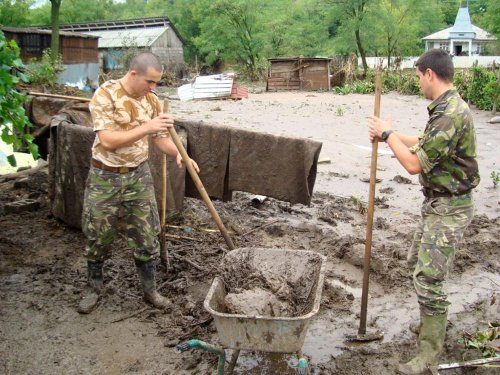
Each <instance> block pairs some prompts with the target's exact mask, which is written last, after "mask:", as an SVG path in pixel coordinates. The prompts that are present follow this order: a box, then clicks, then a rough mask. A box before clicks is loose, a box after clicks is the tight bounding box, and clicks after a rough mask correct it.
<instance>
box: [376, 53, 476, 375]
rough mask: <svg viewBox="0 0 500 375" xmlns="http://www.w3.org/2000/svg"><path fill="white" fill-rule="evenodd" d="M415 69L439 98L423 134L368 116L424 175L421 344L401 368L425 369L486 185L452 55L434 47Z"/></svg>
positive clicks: (414, 260)
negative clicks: (451, 276) (476, 200)
mask: <svg viewBox="0 0 500 375" xmlns="http://www.w3.org/2000/svg"><path fill="white" fill-rule="evenodd" d="M415 67H416V69H415V71H416V74H417V77H418V79H419V84H420V88H421V89H422V91H423V93H424V95H425V97H426V98H427V99H430V100H432V103H431V104H430V105H429V106H428V107H427V109H428V112H429V120H428V122H427V125H426V126H425V129H424V131H423V133H422V134H421V136H419V137H417V136H408V135H405V134H401V133H399V132H395V131H393V130H392V124H391V121H383V120H381V119H379V118H378V117H375V116H372V117H371V118H370V119H369V121H368V130H369V136H370V140H372V141H373V140H374V139H375V138H379V139H381V140H383V141H385V142H387V144H388V145H389V147H390V148H391V149H392V151H393V152H394V155H395V156H396V158H397V159H398V161H399V162H400V163H401V164H402V165H403V167H404V168H405V169H406V170H407V171H408V172H409V173H410V174H417V173H419V174H420V176H419V181H420V183H421V185H422V191H423V194H424V196H425V199H424V202H423V204H422V209H421V211H422V218H421V221H420V223H419V225H418V228H417V230H416V231H415V235H414V238H413V242H412V245H411V248H410V250H409V252H408V265H409V268H410V271H411V273H412V277H413V283H414V286H415V290H416V293H417V297H418V302H419V305H420V330H419V337H418V342H417V343H418V350H417V355H416V356H415V358H413V359H412V360H410V361H409V362H407V363H405V364H401V365H399V367H398V372H399V373H401V374H425V373H427V369H428V366H429V365H435V364H437V363H438V359H439V355H440V353H441V351H442V348H443V344H444V338H445V333H446V320H447V314H448V306H449V304H450V303H449V302H448V300H447V295H446V293H445V291H444V289H443V283H444V281H445V279H446V277H447V275H448V271H449V270H450V267H451V264H452V262H453V258H454V255H455V249H456V247H457V245H458V243H459V242H460V240H461V238H462V236H463V234H464V231H465V229H466V228H467V226H468V225H469V224H470V222H471V220H472V216H473V211H474V205H473V199H472V190H473V189H474V188H475V187H476V186H477V185H478V184H479V173H478V165H477V160H476V159H477V155H476V134H475V130H474V124H473V121H472V116H471V113H470V110H469V107H468V106H467V103H465V102H464V101H463V100H462V99H461V98H460V96H459V94H458V93H457V91H456V90H455V89H454V88H453V74H454V68H453V63H452V60H451V58H450V56H449V55H448V54H447V53H446V52H445V51H443V50H440V49H433V50H429V51H427V52H426V53H424V54H423V55H422V56H421V57H420V58H419V59H418V61H417V62H416V63H415Z"/></svg>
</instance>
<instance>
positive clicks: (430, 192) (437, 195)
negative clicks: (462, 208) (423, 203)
mask: <svg viewBox="0 0 500 375" xmlns="http://www.w3.org/2000/svg"><path fill="white" fill-rule="evenodd" d="M422 192H423V193H424V196H425V197H426V198H441V197H458V196H461V195H466V194H469V193H470V190H468V191H464V192H463V193H458V194H452V193H450V192H449V191H447V192H442V191H435V190H430V189H422Z"/></svg>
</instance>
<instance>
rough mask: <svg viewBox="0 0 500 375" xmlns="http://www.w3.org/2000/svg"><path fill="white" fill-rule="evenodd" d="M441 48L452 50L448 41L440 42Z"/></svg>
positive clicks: (447, 50)
mask: <svg viewBox="0 0 500 375" xmlns="http://www.w3.org/2000/svg"><path fill="white" fill-rule="evenodd" d="M439 49H442V50H444V51H446V52H450V45H449V44H448V43H439Z"/></svg>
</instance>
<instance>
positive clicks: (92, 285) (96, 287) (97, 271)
mask: <svg viewBox="0 0 500 375" xmlns="http://www.w3.org/2000/svg"><path fill="white" fill-rule="evenodd" d="M102 265H103V262H87V284H88V287H89V288H88V289H89V290H88V292H87V294H86V295H85V296H83V298H82V300H81V301H80V304H79V305H78V308H77V311H78V312H79V313H80V314H89V313H90V312H92V311H93V310H94V309H95V308H96V307H97V304H98V303H99V298H100V297H101V293H102V284H103V281H102Z"/></svg>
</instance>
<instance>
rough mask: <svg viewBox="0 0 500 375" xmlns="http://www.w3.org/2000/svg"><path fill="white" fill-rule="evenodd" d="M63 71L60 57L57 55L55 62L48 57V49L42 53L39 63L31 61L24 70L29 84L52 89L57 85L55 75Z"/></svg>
mask: <svg viewBox="0 0 500 375" xmlns="http://www.w3.org/2000/svg"><path fill="white" fill-rule="evenodd" d="M63 70H64V67H63V64H62V57H61V55H58V56H57V58H56V59H55V61H53V60H52V58H51V56H50V48H48V49H46V50H45V51H43V54H42V59H41V60H40V61H38V60H35V59H31V60H30V61H29V64H28V66H27V69H26V74H27V76H28V79H29V82H30V83H32V84H33V85H40V86H48V87H50V88H54V87H55V86H56V84H57V75H58V74H59V73H61V72H62V71H63Z"/></svg>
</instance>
